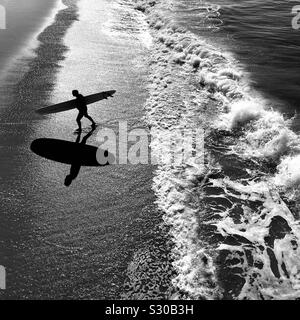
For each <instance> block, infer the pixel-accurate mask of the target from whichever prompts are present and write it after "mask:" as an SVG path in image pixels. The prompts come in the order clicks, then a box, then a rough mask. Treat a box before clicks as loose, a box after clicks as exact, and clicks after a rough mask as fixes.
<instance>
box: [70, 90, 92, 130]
mask: <svg viewBox="0 0 300 320" xmlns="http://www.w3.org/2000/svg"><path fill="white" fill-rule="evenodd" d="M72 94H73V96H74V97H76V108H77V109H78V110H79V114H78V116H77V118H76V122H77V123H78V130H77V131H78V132H81V121H80V120H81V119H82V118H83V117H86V118H87V119H89V120H90V121H91V122H92V128H93V129H95V128H96V123H95V121H94V120H93V119H92V117H90V116H89V115H88V113H87V105H86V102H85V99H84V96H83V95H82V94H80V93H79V92H78V90H73V91H72Z"/></svg>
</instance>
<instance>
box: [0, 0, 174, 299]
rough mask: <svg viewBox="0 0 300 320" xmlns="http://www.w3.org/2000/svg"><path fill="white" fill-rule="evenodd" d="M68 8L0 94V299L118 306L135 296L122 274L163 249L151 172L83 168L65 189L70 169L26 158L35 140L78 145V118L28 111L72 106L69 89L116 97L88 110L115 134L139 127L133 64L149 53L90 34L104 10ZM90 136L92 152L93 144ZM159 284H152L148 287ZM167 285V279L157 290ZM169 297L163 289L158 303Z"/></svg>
mask: <svg viewBox="0 0 300 320" xmlns="http://www.w3.org/2000/svg"><path fill="white" fill-rule="evenodd" d="M105 3H106V1H103V4H105ZM65 4H66V5H68V7H67V8H66V9H65V10H62V11H60V12H59V13H58V15H57V16H56V22H55V23H54V24H53V25H51V26H50V27H48V28H47V29H46V30H45V31H44V32H43V33H42V34H41V35H40V36H39V40H40V45H39V47H38V48H37V50H36V57H35V58H34V59H33V60H30V61H28V62H29V67H28V70H27V72H26V73H25V75H24V76H23V77H22V79H21V80H20V81H19V82H18V83H17V84H16V85H15V84H14V82H13V81H10V82H7V85H6V87H2V88H1V91H2V93H6V95H5V97H4V95H3V94H2V102H3V101H4V102H5V103H4V105H6V106H7V107H6V108H5V109H2V113H1V121H2V122H3V124H2V126H1V131H0V143H1V155H2V157H1V160H0V161H1V162H0V167H1V175H0V181H1V184H0V196H1V205H0V206H1V208H0V212H1V219H2V223H1V226H0V264H1V265H4V266H5V267H6V269H7V290H6V291H5V292H1V293H0V294H1V295H0V298H2V299H12V298H16V299H29V298H30V299H46V298H47V299H114V298H119V297H121V296H124V292H126V290H127V291H128V290H131V292H132V294H131V295H130V294H129V295H127V297H129V298H130V297H133V296H134V292H135V288H134V285H132V283H131V282H130V279H129V284H128V266H129V265H130V266H131V267H132V265H134V264H135V260H134V259H136V257H137V256H141V257H143V254H144V255H145V256H146V258H148V260H149V265H151V262H152V261H151V259H154V258H155V257H153V256H152V257H151V256H149V254H148V253H149V251H150V252H151V251H152V252H154V253H155V254H156V255H158V256H159V255H160V253H161V251H160V250H163V249H162V248H164V247H165V244H166V237H165V235H164V233H163V232H162V231H161V230H160V229H159V225H160V223H161V214H160V213H159V212H158V211H157V210H156V208H155V205H154V202H155V196H154V194H153V192H152V177H153V169H154V168H153V166H151V165H138V166H132V165H113V166H108V167H104V168H89V167H85V168H81V171H80V173H79V176H78V178H77V179H76V180H75V181H74V182H73V184H72V185H71V186H70V187H69V188H66V187H65V186H64V179H65V177H66V175H67V174H69V171H70V166H67V165H63V164H59V163H55V162H51V161H48V160H45V159H42V158H39V157H38V156H36V155H34V154H33V153H31V152H30V150H29V146H30V143H31V142H32V141H33V140H34V139H37V138H56V139H63V140H69V141H75V139H76V136H75V135H74V134H73V131H74V129H75V128H76V122H75V117H76V112H75V111H74V112H72V111H71V112H69V113H65V114H61V115H54V116H51V117H45V118H41V117H39V116H37V115H35V114H34V112H33V110H34V109H37V108H39V107H43V106H45V105H49V104H52V103H56V102H58V101H63V100H66V99H68V98H70V90H71V89H74V88H75V87H76V88H77V89H80V90H81V91H82V92H83V93H84V94H88V93H92V92H96V91H102V90H106V89H115V90H117V94H116V95H115V97H114V98H113V99H109V100H107V101H104V102H103V103H102V102H101V106H99V107H98V108H99V109H97V107H95V108H93V109H91V115H92V116H93V117H94V118H95V120H96V121H97V122H99V123H102V124H105V123H106V124H107V125H109V127H110V128H112V129H114V130H117V128H118V120H127V121H128V122H129V125H130V124H134V125H135V126H136V125H140V126H142V125H143V122H142V121H140V119H141V118H142V116H143V104H144V102H145V99H146V96H147V92H146V90H145V74H144V72H143V69H142V68H139V67H138V66H139V65H141V63H140V62H141V60H140V59H143V58H142V57H143V54H144V50H145V49H144V48H143V47H142V46H141V45H140V43H137V42H135V41H133V40H128V42H126V41H125V42H124V41H121V39H118V38H117V37H111V36H108V35H107V34H106V33H105V32H101V30H100V29H98V30H93V26H94V25H95V22H96V20H95V19H97V17H98V19H99V21H97V25H100V26H101V25H102V23H104V20H105V19H103V17H105V16H106V15H105V10H106V9H105V8H106V6H105V5H103V6H102V7H101V6H99V5H98V8H99V9H98V11H95V10H89V9H88V8H89V5H92V4H91V1H90V2H89V5H87V1H86V0H82V1H79V2H78V6H77V2H76V1H65ZM92 11H93V12H92ZM90 14H92V16H89V15H90ZM101 19H102V20H101ZM77 20H79V21H77ZM80 32H81V33H80ZM85 32H86V33H85ZM123 40H124V39H123ZM23 62H24V61H23ZM25 62H27V61H25ZM20 65H22V64H20ZM23 68H24V67H23ZM12 78H13V77H12ZM7 93H8V94H7ZM99 110H101V112H99ZM4 122H5V123H4ZM98 129H101V126H100V127H99V128H98ZM96 136H97V133H95V134H94V135H93V136H92V137H91V138H89V140H88V144H91V145H96V146H97V141H96ZM163 259H164V258H163ZM139 261H140V260H138V261H137V262H139ZM156 263H158V264H159V260H157V259H156ZM146 268H147V267H146ZM149 268H150V267H149ZM143 272H144V275H145V274H146V273H147V270H145V271H143ZM141 276H143V275H141ZM161 277H164V276H163V275H161ZM126 279H127V280H126ZM151 279H152V280H151ZM155 281H157V279H156V278H155V277H153V276H152V278H151V275H150V276H149V277H148V283H149V284H150V285H151V282H155ZM168 281H169V280H168V278H167V277H165V278H164V279H163V280H160V283H163V282H164V283H168ZM137 282H138V281H137ZM125 283H126V285H127V287H126V288H127V289H126V288H125V287H124V284H125ZM136 285H137V286H138V287H139V286H140V284H139V283H136ZM128 286H129V287H130V288H129V289H128ZM152 287H153V286H152ZM166 291H167V286H166V287H165V288H163V289H162V290H161V292H158V293H156V297H164V294H165V292H166ZM149 294H150V295H151V292H150V293H149ZM140 297H141V296H140Z"/></svg>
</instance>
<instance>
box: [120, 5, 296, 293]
mask: <svg viewBox="0 0 300 320" xmlns="http://www.w3.org/2000/svg"><path fill="white" fill-rule="evenodd" d="M126 3H127V4H128V5H130V4H129V2H128V1H126ZM295 4H297V3H296V2H292V1H291V2H286V1H272V2H271V1H259V0H256V1H247V0H245V1H238V2H237V1H180V0H168V1H136V2H135V4H134V8H135V9H136V10H138V11H139V12H142V13H143V14H144V15H145V19H146V21H147V22H148V24H149V28H150V32H151V35H152V37H153V45H152V47H151V49H150V54H149V61H148V63H149V70H150V72H149V73H150V74H149V98H148V100H147V103H146V106H145V108H146V120H147V122H148V124H149V126H150V127H151V134H152V142H151V147H152V151H153V152H154V153H155V154H157V155H158V156H159V155H160V156H161V161H160V163H159V164H158V167H157V170H156V171H155V177H154V179H153V189H154V191H155V194H156V197H157V201H156V203H157V205H158V207H159V208H160V210H161V211H162V212H164V225H167V226H169V228H170V231H169V234H170V236H171V238H172V239H173V244H174V247H173V249H172V254H173V262H172V265H173V267H174V270H175V273H176V276H174V277H173V279H172V285H173V287H174V288H176V290H175V293H174V294H173V295H172V298H179V299H182V298H196V299H299V297H300V289H299V288H300V287H299V284H300V259H299V250H300V249H299V245H300V238H299V237H300V225H299V201H300V198H299V183H300V171H299V165H298V161H299V157H300V155H299V152H300V148H299V147H300V144H299V135H298V131H299V120H298V118H297V115H295V114H296V112H297V110H298V109H299V105H298V101H299V99H298V98H299V79H298V74H299V60H298V50H299V45H300V42H299V34H298V33H297V31H296V30H294V29H293V28H292V25H291V21H292V18H293V15H292V14H291V12H292V7H293V6H294V5H295ZM197 128H202V129H203V136H204V147H203V148H202V155H201V152H194V153H193V157H191V158H189V159H188V161H182V162H181V163H179V164H178V163H177V164H176V165H174V163H172V161H171V162H170V161H169V160H170V158H171V157H172V156H174V153H175V154H178V153H180V152H181V151H182V150H181V148H182V145H180V144H178V145H177V144H176V143H173V145H172V148H170V146H169V145H168V144H165V143H164V141H165V137H166V136H169V137H170V138H173V139H176V140H175V141H179V140H180V139H181V134H182V132H184V130H187V131H188V132H190V133H193V132H195V130H196V129H197ZM174 136H175V137H174ZM197 139H201V135H199V136H197ZM194 151H197V150H194ZM203 155H204V163H203V162H201V156H203ZM201 164H202V165H201Z"/></svg>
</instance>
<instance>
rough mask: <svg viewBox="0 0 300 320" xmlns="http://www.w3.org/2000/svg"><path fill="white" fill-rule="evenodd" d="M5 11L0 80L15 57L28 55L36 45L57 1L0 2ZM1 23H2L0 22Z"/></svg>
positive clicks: (1, 41) (0, 30) (0, 55)
mask: <svg viewBox="0 0 300 320" xmlns="http://www.w3.org/2000/svg"><path fill="white" fill-rule="evenodd" d="M0 5H1V6H2V8H3V10H4V11H5V29H0V43H1V48H0V71H1V78H2V77H3V76H4V74H5V72H6V71H7V69H8V68H9V67H10V66H11V64H12V63H13V60H14V58H15V57H16V56H17V55H24V54H28V53H29V52H28V50H27V51H26V49H28V48H29V47H33V46H34V45H35V44H36V37H37V35H38V34H39V33H40V32H41V31H42V30H43V27H44V26H45V25H47V24H49V23H50V21H49V19H53V16H54V14H55V12H53V10H56V9H57V8H55V6H56V5H58V1H57V0H45V1H37V0H30V1H24V0H20V1H15V0H13V1H0ZM1 22H2V21H1Z"/></svg>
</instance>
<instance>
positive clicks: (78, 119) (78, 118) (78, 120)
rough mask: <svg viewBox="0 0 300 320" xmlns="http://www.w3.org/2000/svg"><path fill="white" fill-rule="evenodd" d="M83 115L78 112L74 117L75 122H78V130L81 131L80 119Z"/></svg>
mask: <svg viewBox="0 0 300 320" xmlns="http://www.w3.org/2000/svg"><path fill="white" fill-rule="evenodd" d="M82 117H83V115H82V114H81V113H79V114H78V116H77V118H76V122H77V124H78V130H79V131H81V121H80V120H81V119H82Z"/></svg>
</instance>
